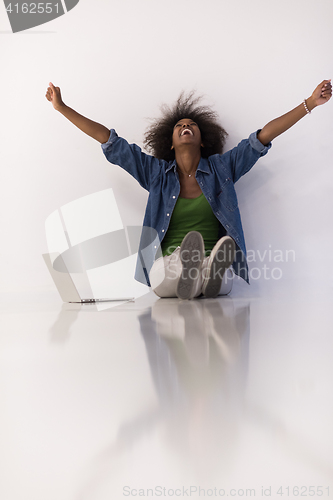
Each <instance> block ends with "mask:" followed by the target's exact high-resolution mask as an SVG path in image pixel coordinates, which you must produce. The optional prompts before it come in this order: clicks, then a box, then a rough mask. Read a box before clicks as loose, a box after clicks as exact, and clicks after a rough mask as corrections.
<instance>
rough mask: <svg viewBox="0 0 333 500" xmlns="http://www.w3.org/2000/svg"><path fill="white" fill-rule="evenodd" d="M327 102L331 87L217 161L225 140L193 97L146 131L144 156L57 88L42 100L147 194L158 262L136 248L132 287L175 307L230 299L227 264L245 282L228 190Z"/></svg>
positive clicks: (151, 249) (148, 250)
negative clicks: (202, 299)
mask: <svg viewBox="0 0 333 500" xmlns="http://www.w3.org/2000/svg"><path fill="white" fill-rule="evenodd" d="M331 96H332V85H331V81H330V80H324V81H323V82H322V83H320V84H319V85H318V86H317V87H316V89H315V90H314V92H313V93H312V95H311V96H310V97H309V98H308V99H305V100H304V101H303V103H302V104H300V105H299V106H297V107H296V108H294V109H293V110H292V111H290V112H289V113H286V114H285V115H283V116H280V117H279V118H276V119H275V120H273V121H271V122H269V123H268V124H267V125H265V126H264V128H263V129H261V130H259V131H258V132H254V133H253V134H251V135H250V137H249V139H246V140H243V141H241V142H240V143H239V144H238V146H237V147H235V148H234V149H232V150H231V151H228V152H227V153H224V154H222V150H223V145H224V139H225V136H226V132H225V131H224V129H223V128H222V127H221V126H220V125H219V124H218V123H217V121H216V114H215V113H214V112H213V111H212V110H211V109H210V108H207V107H202V106H199V105H198V99H195V98H193V95H192V94H190V95H189V96H188V97H185V96H184V95H183V94H182V95H181V96H180V97H179V99H178V101H177V102H176V104H175V106H174V107H173V108H172V109H169V108H164V110H163V111H164V112H163V116H162V118H161V119H160V120H156V121H155V122H154V123H153V125H152V126H151V127H150V128H149V130H148V132H147V134H146V141H145V144H146V146H147V147H148V149H149V150H150V151H151V152H152V153H153V156H150V155H146V154H144V153H143V152H142V151H141V149H140V148H139V147H138V146H136V145H135V144H131V145H130V144H128V143H127V141H125V140H124V139H122V138H120V137H118V135H117V134H116V132H115V131H114V130H111V131H110V130H109V129H107V128H106V127H104V126H103V125H100V124H98V123H96V122H93V121H91V120H89V119H87V118H85V117H83V116H82V115H79V114H78V113H77V112H76V111H74V110H73V109H71V108H69V107H68V106H66V105H65V104H64V102H63V101H62V98H61V93H60V89H59V87H54V85H53V84H50V87H49V88H48V89H47V93H46V97H47V99H48V100H49V101H51V102H52V104H53V107H54V108H55V109H56V110H58V111H60V112H61V113H62V114H63V115H64V116H65V117H66V118H68V119H69V120H70V121H71V122H72V123H74V125H76V126H77V127H78V128H79V129H81V130H82V131H83V132H85V133H86V134H88V135H90V136H91V137H93V138H94V139H96V140H97V141H99V142H100V143H101V144H102V148H103V151H104V154H105V156H106V158H107V159H108V160H109V161H110V162H111V163H114V164H117V165H120V166H121V167H122V168H123V169H125V170H126V171H127V172H129V173H130V174H131V175H132V176H133V177H135V179H137V181H138V182H139V183H140V184H141V186H142V187H143V188H144V189H146V190H148V191H149V198H148V204H147V208H146V214H145V218H144V222H143V225H144V226H147V227H150V228H153V229H154V230H155V231H156V232H157V234H158V237H159V241H160V242H161V247H162V252H163V257H161V258H159V259H157V260H155V258H156V253H157V249H158V246H159V243H157V242H156V240H155V241H154V243H153V244H151V245H148V246H147V243H146V242H145V241H144V240H142V241H141V247H140V257H139V260H138V266H137V271H136V279H137V280H138V281H141V282H143V283H148V284H151V286H152V288H153V290H154V291H155V293H156V294H157V295H159V296H160V297H176V296H178V297H179V298H181V299H189V298H193V297H197V296H199V295H200V294H201V293H203V294H204V295H205V296H207V297H216V296H217V295H219V294H220V293H221V294H223V293H228V292H229V291H230V289H231V286H230V285H229V287H228V285H227V284H226V283H223V275H224V273H225V270H226V269H227V268H228V267H229V266H230V265H231V264H232V265H233V269H234V271H235V272H236V274H238V275H239V276H241V277H242V278H244V279H245V280H246V281H248V276H247V264H246V258H245V255H246V248H245V240H244V235H243V230H242V225H241V219H240V213H239V210H238V206H237V197H236V193H235V189H234V183H235V182H236V181H237V180H238V179H239V178H240V177H241V176H242V175H244V174H245V173H247V172H248V171H249V170H250V169H251V167H252V166H253V165H254V164H255V163H256V161H257V160H258V159H259V158H260V157H261V156H263V155H265V154H266V153H267V151H268V149H269V148H270V147H271V141H272V140H273V139H274V138H275V137H277V136H278V135H280V134H282V133H283V132H285V131H286V130H287V129H288V128H290V127H291V126H292V125H294V124H295V123H296V122H297V121H299V120H300V119H301V118H302V117H303V116H305V115H306V114H307V113H310V112H311V110H312V109H314V108H315V107H316V106H319V105H321V104H324V103H326V102H327V101H328V100H329V99H330V98H331ZM235 250H236V251H235ZM205 252H207V253H208V254H210V255H209V257H208V256H207V257H206V258H205ZM154 260H155V262H154Z"/></svg>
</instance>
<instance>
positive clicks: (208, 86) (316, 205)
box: [0, 0, 333, 291]
mask: <svg viewBox="0 0 333 500" xmlns="http://www.w3.org/2000/svg"><path fill="white" fill-rule="evenodd" d="M332 19H333V2H332V1H331V0H239V1H237V2H235V1H231V0H206V1H205V2H202V1H200V2H199V1H198V0H182V1H175V0H168V1H167V2H165V1H161V0H122V1H121V2H119V1H115V0H113V1H110V0H98V1H88V0H80V2H79V4H78V5H77V6H76V7H75V8H74V9H73V10H72V11H70V12H69V13H67V14H66V15H64V16H62V17H60V18H59V19H56V20H54V21H52V22H50V23H48V24H45V25H43V26H39V27H36V28H34V29H32V30H28V31H26V32H22V33H17V34H12V33H11V31H10V25H9V21H8V19H7V17H6V12H5V8H4V6H3V3H2V4H1V5H0V48H1V93H0V110H1V122H0V127H1V130H0V137H1V152H0V155H1V157H0V161H1V183H0V200H1V234H2V237H1V261H0V266H1V269H0V276H1V282H0V290H1V291H8V290H12V291H28V290H35V291H40V290H43V289H48V288H51V287H52V284H51V281H50V277H49V275H48V272H47V270H46V267H45V265H44V262H43V260H42V257H41V254H42V253H43V252H46V251H47V246H46V240H45V230H44V223H45V219H46V218H47V217H48V216H49V214H50V213H52V212H53V211H54V210H56V209H57V208H58V207H60V206H62V205H64V204H65V203H69V202H70V201H72V200H75V199H77V198H80V197H82V196H85V195H88V194H90V193H93V192H97V191H100V190H103V189H106V188H108V187H112V188H113V190H114V192H115V195H116V199H117V202H118V206H119V209H120V213H121V216H122V219H123V223H124V224H125V225H133V224H141V222H142V219H143V214H144V207H145V203H146V200H147V193H146V192H145V191H143V190H142V188H141V187H140V186H139V185H138V184H137V183H136V181H135V180H133V179H132V178H130V176H128V174H126V173H125V172H122V171H121V170H120V169H119V168H118V167H116V166H113V165H111V164H109V163H108V162H107V161H106V159H105V158H104V155H103V154H102V151H101V148H100V145H99V144H98V143H97V142H95V141H94V140H93V139H91V138H89V137H87V136H85V135H84V134H82V133H81V132H80V131H78V130H77V129H75V127H74V126H73V125H71V124H70V123H69V122H67V121H66V120H65V119H64V118H63V117H62V116H61V115H60V114H57V113H56V112H55V111H54V110H53V108H52V105H51V104H50V103H49V102H48V101H47V100H46V99H45V97H44V95H45V91H46V88H47V85H48V82H49V81H52V82H53V83H54V84H55V85H59V86H60V87H61V89H62V94H63V99H64V101H65V102H66V104H68V105H70V106H72V107H73V108H75V109H77V110H78V111H79V112H81V113H82V114H84V115H86V116H88V117H90V118H91V119H94V120H96V121H99V122H101V123H103V124H104V125H106V126H107V127H109V128H115V129H116V130H117V132H118V133H119V135H122V136H123V137H125V138H126V139H127V140H128V141H129V142H136V143H137V144H139V145H142V140H143V134H144V131H145V129H146V127H147V125H148V124H149V122H148V120H147V118H149V117H155V116H157V115H158V114H159V107H160V105H161V104H162V103H164V102H166V103H169V104H170V103H172V102H174V100H175V99H176V98H177V97H178V95H179V93H180V91H181V90H183V89H184V90H192V89H196V90H197V91H198V93H199V94H204V95H205V96H206V103H208V104H210V105H212V106H213V107H214V109H215V110H216V111H217V112H218V114H219V116H220V119H221V123H222V125H223V126H224V128H225V129H226V130H227V131H228V132H229V137H228V142H227V149H229V148H231V147H233V146H234V145H236V144H237V143H238V141H239V140H241V139H242V138H244V137H247V136H248V135H249V134H250V133H251V132H252V131H254V130H256V129H258V128H261V127H263V125H265V123H267V122H268V121H270V120H271V119H273V118H275V117H276V116H279V115H281V114H283V113H285V112H287V111H289V109H291V108H293V107H295V106H297V105H298V104H299V103H301V102H302V100H303V99H304V97H309V96H310V95H311V93H312V91H313V89H314V88H315V87H316V85H317V84H318V83H320V82H321V81H322V80H323V79H325V78H331V77H332V75H333V67H332V66H333V65H332V55H331V51H332V47H333V31H332ZM332 124H333V101H331V102H329V103H328V104H327V105H325V106H321V107H320V108H317V109H315V110H314V111H313V113H312V114H311V115H310V116H307V117H305V118H304V119H303V120H302V121H301V122H300V123H298V124H297V125H295V127H294V128H293V129H291V130H289V131H288V132H286V133H285V134H284V135H283V136H281V137H279V138H277V139H276V140H275V141H274V144H273V148H272V149H271V151H270V152H269V154H268V155H267V156H265V157H264V158H263V159H261V160H260V161H259V162H258V164H257V165H256V166H255V167H254V169H253V170H252V171H251V172H250V173H249V174H247V175H246V176H245V177H244V178H243V179H241V180H240V181H239V183H238V184H237V185H236V189H237V192H238V195H239V202H240V208H241V213H242V219H243V225H244V230H245V236H246V242H247V247H248V250H254V251H255V252H257V251H258V250H259V251H260V252H261V254H262V252H264V251H265V250H266V251H268V249H272V250H273V251H275V250H281V251H282V252H286V250H290V249H292V250H294V251H295V255H296V261H295V262H294V263H290V262H288V263H282V267H283V280H285V279H289V280H291V281H292V282H298V283H299V282H301V281H302V280H304V283H305V286H311V285H315V284H316V285H319V286H320V287H322V288H332V278H331V270H330V267H329V265H330V262H331V254H332V243H333V241H332V240H333V237H332V223H331V219H332V213H333V197H332V181H333V172H332V157H333V154H332V153H333V141H332ZM265 262H266V263H267V265H268V266H270V267H271V268H272V267H274V266H275V264H274V262H273V263H269V262H268V261H267V258H266V260H265ZM262 265H263V264H262V263H252V264H251V266H252V267H262ZM280 266H281V263H280ZM258 284H259V286H261V285H263V286H264V285H265V280H264V279H263V278H262V279H261V280H260V281H259V282H258V281H256V282H255V283H254V285H255V286H258ZM244 286H246V285H244Z"/></svg>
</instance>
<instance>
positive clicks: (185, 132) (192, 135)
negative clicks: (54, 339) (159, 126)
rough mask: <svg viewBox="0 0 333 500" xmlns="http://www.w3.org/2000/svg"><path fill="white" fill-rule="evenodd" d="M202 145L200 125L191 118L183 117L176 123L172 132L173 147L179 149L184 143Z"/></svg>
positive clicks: (195, 145)
mask: <svg viewBox="0 0 333 500" xmlns="http://www.w3.org/2000/svg"><path fill="white" fill-rule="evenodd" d="M184 144H185V145H192V146H194V147H198V148H199V149H200V147H201V146H202V141H201V133H200V129H199V127H198V125H197V124H196V123H195V122H194V121H193V120H190V119H189V118H183V119H182V120H179V122H177V123H176V125H175V126H174V128H173V134H172V148H171V149H177V148H178V147H179V146H182V145H184Z"/></svg>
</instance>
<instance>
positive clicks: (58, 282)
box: [43, 253, 134, 304]
mask: <svg viewBox="0 0 333 500" xmlns="http://www.w3.org/2000/svg"><path fill="white" fill-rule="evenodd" d="M53 255H54V254H53ZM43 259H44V262H45V264H46V266H47V268H48V270H49V271H50V274H51V277H52V279H53V281H54V284H55V286H56V287H57V289H58V292H59V294H60V297H61V298H62V300H63V301H64V302H81V303H84V304H89V303H94V302H110V301H118V302H119V301H130V300H134V297H117V298H112V299H102V298H100V299H97V298H95V297H93V293H92V290H91V287H90V285H89V281H88V277H87V275H86V273H77V276H76V278H77V279H76V281H77V280H78V279H79V280H80V281H81V282H82V281H83V282H84V286H83V288H84V289H85V294H86V295H87V296H90V298H85V299H83V298H82V297H81V296H80V293H79V291H78V287H77V286H76V285H75V283H74V280H73V278H72V276H71V274H70V273H69V272H68V271H67V272H60V271H56V270H55V269H54V268H53V264H52V258H51V255H50V254H48V253H46V254H43ZM59 259H60V260H61V264H62V266H61V267H62V268H63V269H67V267H66V264H65V262H64V260H63V259H62V257H61V255H59V254H57V262H58V263H59ZM75 274H76V273H75ZM80 288H81V287H80Z"/></svg>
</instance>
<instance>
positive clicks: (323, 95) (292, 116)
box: [258, 80, 332, 146]
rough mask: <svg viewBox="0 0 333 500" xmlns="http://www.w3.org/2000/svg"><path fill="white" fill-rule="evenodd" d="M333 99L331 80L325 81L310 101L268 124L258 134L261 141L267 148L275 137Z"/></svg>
mask: <svg viewBox="0 0 333 500" xmlns="http://www.w3.org/2000/svg"><path fill="white" fill-rule="evenodd" d="M331 97H332V84H331V80H323V81H322V82H321V83H320V84H319V85H318V87H316V88H315V90H314V91H313V93H312V95H311V96H310V97H309V98H308V99H305V100H304V101H303V102H302V104H300V105H299V106H297V107H296V108H294V109H292V110H291V111H289V113H286V114H285V115H282V116H280V117H279V118H276V119H275V120H272V121H271V122H269V123H267V125H265V126H264V128H263V129H262V130H261V131H260V132H259V134H258V139H259V141H260V142H261V143H262V144H264V145H265V146H266V145H267V144H268V143H269V142H271V141H272V140H273V139H275V137H277V136H278V135H280V134H283V132H285V131H286V130H288V128H290V127H292V126H293V125H295V123H297V122H298V121H299V120H300V119H301V118H303V116H305V115H306V114H307V113H308V112H309V113H310V112H311V111H312V110H313V109H314V108H315V107H316V106H320V105H321V104H325V103H326V102H328V101H329V100H330V98H331Z"/></svg>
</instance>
